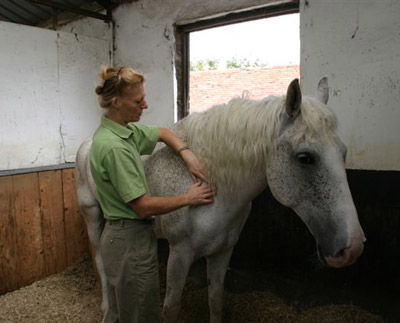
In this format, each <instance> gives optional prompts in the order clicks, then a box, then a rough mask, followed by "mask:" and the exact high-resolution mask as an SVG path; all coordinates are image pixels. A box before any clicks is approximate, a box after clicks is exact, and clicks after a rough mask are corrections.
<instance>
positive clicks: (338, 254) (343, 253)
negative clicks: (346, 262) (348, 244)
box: [334, 248, 346, 258]
mask: <svg viewBox="0 0 400 323" xmlns="http://www.w3.org/2000/svg"><path fill="white" fill-rule="evenodd" d="M345 250H346V248H344V249H342V250H340V251H338V252H337V253H336V254H335V256H334V257H335V258H343V257H344V255H345Z"/></svg>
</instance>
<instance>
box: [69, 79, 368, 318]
mask: <svg viewBox="0 0 400 323" xmlns="http://www.w3.org/2000/svg"><path fill="white" fill-rule="evenodd" d="M328 97H329V87H328V82H327V79H326V78H323V79H321V81H320V82H319V84H318V88H317V95H316V97H310V96H304V97H303V95H302V93H301V89H300V84H299V81H298V79H295V80H293V81H292V82H291V83H290V85H289V86H288V89H287V94H286V95H283V96H268V97H265V98H264V99H261V100H251V99H249V98H248V97H245V96H242V97H238V98H233V99H231V100H230V101H229V102H228V103H226V104H221V105H216V106H214V107H212V108H210V109H209V110H207V111H205V112H201V113H194V114H191V115H189V116H188V117H186V118H184V119H182V120H180V121H179V122H177V123H176V124H174V125H172V126H171V129H172V130H173V131H174V132H175V133H176V134H177V135H179V136H180V137H181V138H182V139H183V140H184V141H185V142H187V143H188V145H189V147H190V148H191V149H192V151H193V152H194V153H195V154H196V155H197V156H198V157H199V158H200V159H201V160H202V162H203V163H204V165H205V167H206V170H207V172H208V176H209V179H210V183H211V185H212V187H213V190H214V192H215V196H214V203H212V204H207V205H201V206H190V207H184V208H181V209H179V210H177V211H174V212H171V213H169V214H165V215H162V216H158V217H156V225H155V230H156V233H157V236H158V237H163V238H166V239H167V240H168V243H169V250H170V252H169V257H168V262H167V287H166V295H165V299H164V305H163V311H162V312H163V319H164V321H165V322H176V321H177V318H178V315H179V312H180V308H181V295H182V290H183V287H184V284H185V280H186V277H187V275H188V272H189V268H190V266H191V264H192V263H193V262H194V261H196V260H197V259H199V258H202V257H205V258H206V263H207V277H208V303H209V311H210V322H213V323H214V322H221V319H222V309H223V290H224V287H223V285H224V279H225V274H226V271H227V267H228V264H229V260H230V257H231V254H232V250H233V248H234V246H235V244H236V243H237V241H238V238H239V235H240V232H241V231H242V228H243V226H244V224H245V222H246V219H247V218H248V215H249V212H250V209H251V201H252V200H253V199H254V198H255V197H256V196H257V195H259V194H260V193H261V192H262V191H263V190H264V189H266V188H267V187H269V189H270V190H271V192H272V194H273V196H274V197H275V198H276V199H277V200H278V201H279V202H280V203H281V204H283V205H285V206H287V207H289V208H291V209H292V210H294V212H295V213H297V215H298V216H299V217H300V218H301V219H302V221H303V222H304V223H305V225H306V226H307V227H308V229H309V230H310V232H311V233H312V235H313V236H314V238H315V241H316V247H317V254H318V257H319V259H320V261H321V262H322V263H324V264H325V265H328V266H331V267H335V268H341V267H344V266H348V265H351V264H352V263H354V262H355V261H356V259H357V258H358V257H359V256H360V255H361V253H362V251H363V246H364V242H365V237H364V233H363V230H362V228H361V226H360V223H359V220H358V216H357V211H356V209H355V206H354V202H353V199H352V196H351V193H350V189H349V186H348V182H347V178H346V171H345V158H346V146H345V145H344V144H343V143H342V141H341V140H340V138H339V136H338V133H337V125H338V121H337V118H336V116H335V114H334V112H333V110H332V109H331V108H329V107H328V106H327V105H326V103H327V101H328ZM90 146H91V139H88V140H86V141H85V142H84V143H83V144H82V145H81V147H80V148H79V151H78V153H77V160H76V178H77V198H78V203H79V206H80V209H81V212H82V214H83V216H84V218H85V220H86V224H87V229H88V235H89V239H90V242H91V245H92V247H93V251H94V259H95V263H96V267H97V269H98V272H99V276H100V278H101V283H102V292H103V305H102V306H103V309H105V308H107V306H108V290H107V278H106V276H105V274H104V268H103V262H102V259H101V254H100V235H101V232H102V228H103V225H104V219H103V217H102V213H101V209H100V207H99V204H98V202H97V199H96V190H95V185H94V182H93V179H92V177H91V173H90V167H89V152H90ZM143 161H144V163H145V171H146V176H147V180H148V184H149V187H150V191H151V194H152V195H154V196H168V195H177V194H181V193H183V192H184V191H185V190H186V189H187V188H188V187H189V186H190V185H191V182H192V180H191V177H190V174H189V172H188V170H187V168H186V166H185V165H184V162H183V161H182V159H181V158H180V157H179V156H178V155H177V154H176V152H174V151H172V150H171V149H170V148H168V147H167V146H162V145H161V147H158V148H157V150H156V151H155V152H154V153H153V154H152V155H151V156H146V157H145V158H144V160H143Z"/></svg>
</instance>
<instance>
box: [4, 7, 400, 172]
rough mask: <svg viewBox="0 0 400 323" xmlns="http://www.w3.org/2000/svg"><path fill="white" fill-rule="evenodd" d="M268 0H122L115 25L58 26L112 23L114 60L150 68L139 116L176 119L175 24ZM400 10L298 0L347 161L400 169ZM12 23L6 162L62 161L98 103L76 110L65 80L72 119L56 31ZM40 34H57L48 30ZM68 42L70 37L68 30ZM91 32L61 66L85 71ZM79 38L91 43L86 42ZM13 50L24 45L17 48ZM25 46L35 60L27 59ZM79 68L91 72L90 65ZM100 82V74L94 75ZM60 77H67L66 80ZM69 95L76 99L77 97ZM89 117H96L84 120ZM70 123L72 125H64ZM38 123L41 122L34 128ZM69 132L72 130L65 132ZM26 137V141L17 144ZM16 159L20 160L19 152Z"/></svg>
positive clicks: (308, 57) (94, 29) (309, 52)
mask: <svg viewBox="0 0 400 323" xmlns="http://www.w3.org/2000/svg"><path fill="white" fill-rule="evenodd" d="M269 2H276V1H269ZM269 2H267V1H249V0H242V1H223V0H220V1H212V2H211V1H208V2H205V1H200V0H199V1H190V0H180V1H177V0H176V1H158V0H139V1H137V2H132V3H130V4H125V5H122V6H120V7H118V8H117V9H116V10H115V11H114V13H113V17H114V20H115V29H114V31H113V30H112V29H111V26H110V25H108V24H105V23H103V22H101V21H97V20H94V19H91V18H87V19H80V20H78V21H75V22H73V23H71V24H68V25H66V26H63V27H62V30H64V31H67V32H69V33H70V34H71V33H72V35H73V34H74V33H78V34H81V35H85V36H90V37H91V38H92V37H95V38H102V40H103V41H104V40H106V41H109V40H110V38H111V34H112V33H114V35H115V38H114V47H115V51H114V61H115V65H126V66H132V67H135V68H137V69H139V70H140V71H142V72H143V73H144V74H145V75H146V76H147V82H146V91H147V100H148V103H149V106H150V108H149V110H148V111H146V113H145V114H144V116H143V119H142V122H143V123H146V124H153V125H158V126H163V125H169V124H171V123H172V122H173V121H174V105H175V102H176V78H175V70H174V66H173V62H174V47H175V39H174V24H175V23H183V22H192V21H195V20H200V19H203V18H205V17H211V16H215V15H221V14H223V13H224V12H229V11H238V10H243V9H245V8H253V7H257V6H260V5H266V4H267V3H269ZM399 16H400V2H399V1H397V0H383V1H380V2H371V1H369V0H357V1H356V0H351V1H346V2H344V1H326V0H302V1H301V5H300V20H301V72H302V87H303V91H304V92H305V93H313V91H314V89H315V86H316V84H317V82H318V80H319V79H320V78H321V77H322V76H328V78H329V83H330V86H331V89H330V102H329V104H330V105H331V106H332V107H333V108H334V109H335V110H336V112H337V114H338V118H339V121H340V124H341V129H340V131H341V134H342V138H343V140H344V141H345V143H346V144H347V145H348V147H349V153H348V164H347V166H348V167H349V168H354V169H373V170H399V169H400V140H399V139H398V138H399V131H398V130H397V123H398V120H400V108H399V104H398V102H400V69H399V68H398V67H399V66H400V44H399V39H400V33H399V30H400V20H399V19H398V17H399ZM9 25H11V24H7V25H6V26H7V27H4V26H5V25H4V24H0V38H1V41H2V43H3V44H8V46H4V49H3V47H2V51H1V53H0V55H1V58H2V59H1V61H0V64H1V68H2V70H3V71H5V75H9V77H10V78H11V81H10V79H8V78H4V79H2V80H1V81H0V82H1V83H0V85H1V86H0V94H1V96H2V98H4V99H3V102H2V105H1V106H0V108H1V114H2V116H5V118H1V121H0V125H1V129H2V131H1V135H0V139H1V144H2V145H3V146H2V147H4V148H6V150H5V151H6V152H7V154H5V155H4V154H3V155H2V156H1V157H0V166H1V169H4V168H16V167H27V165H32V166H34V165H37V164H43V163H44V164H52V163H53V162H64V160H62V159H63V158H65V159H66V160H72V159H73V155H74V149H72V148H71V149H69V150H68V149H64V151H63V152H60V150H59V148H57V147H58V146H61V147H62V146H63V145H65V143H66V142H68V140H69V139H71V142H73V144H76V143H77V142H78V141H79V140H80V136H81V135H82V136H84V135H85V134H86V133H81V132H80V131H81V130H82V129H85V130H84V132H85V131H87V133H90V131H93V130H94V129H95V123H96V122H97V119H98V117H99V112H98V110H97V108H93V110H91V112H87V114H86V112H85V114H84V115H79V113H82V111H81V110H79V109H82V104H79V102H78V101H79V100H80V98H81V97H82V96H80V95H79V94H78V95H77V92H76V91H79V89H78V88H77V87H74V86H73V85H72V82H68V81H65V82H66V83H65V86H66V88H68V87H69V91H72V93H70V99H68V100H70V102H71V103H72V104H71V105H69V106H70V107H72V108H71V109H74V110H73V111H78V112H79V113H78V114H76V118H75V119H74V118H73V117H71V116H72V114H73V111H72V112H71V114H70V113H69V112H66V111H67V109H69V108H70V107H68V108H67V106H68V103H65V102H64V103H63V100H62V99H60V98H59V97H58V95H54V93H57V91H59V89H62V88H59V87H58V86H59V84H58V82H59V80H58V78H57V73H58V66H57V64H58V63H59V61H57V60H55V59H54V56H52V54H51V53H54V52H56V51H57V46H55V45H54V44H55V43H56V42H57V40H55V36H54V35H55V33H54V32H52V31H48V30H43V29H37V28H33V29H31V30H25V28H26V27H21V26H18V25H15V26H13V27H10V26H9ZM34 30H35V31H34ZM10 31H12V32H11V33H10ZM41 35H52V36H49V39H46V40H42V39H41V38H42V36H41ZM46 37H47V36H46ZM79 38H81V37H78V39H79ZM66 39H68V37H66ZM81 39H82V40H83V38H81ZM66 42H67V43H68V41H67V40H66ZM88 42H89V44H90V45H88V46H89V48H88V49H87V51H86V49H82V50H77V51H74V50H72V51H71V53H70V54H67V53H65V55H64V58H63V61H62V62H61V64H60V66H61V69H63V67H62V66H64V65H65V66H64V70H65V71H69V70H71V71H72V74H73V75H75V76H78V75H80V74H79V69H80V67H79V66H76V65H75V61H74V60H77V61H78V62H79V64H82V65H81V66H82V67H84V65H85V63H83V61H84V58H83V57H85V56H87V58H88V60H89V61H90V59H91V58H92V55H93V54H94V53H95V52H97V51H100V52H101V49H100V47H96V46H94V45H93V43H91V42H90V41H88ZM78 43H79V42H78ZM24 44H26V47H24V46H23V45H24ZM70 45H71V44H70ZM70 45H68V46H70ZM68 46H67V47H68ZM81 46H83V48H84V47H85V45H83V43H82V44H81ZM38 48H39V49H44V48H46V52H45V53H43V54H40V55H38V54H37V52H36V51H37V50H38ZM58 50H59V49H58ZM108 50H109V47H108V48H107V49H104V50H103V51H104V53H105V52H106V51H108ZM15 53H19V55H20V56H19V58H17V57H18V55H15ZM22 53H24V54H22ZM104 53H103V54H104ZM107 54H108V53H107ZM24 55H26V56H24ZM28 55H29V56H28ZM27 56H28V57H29V62H30V63H29V64H26V57H27ZM61 56H62V54H61ZM101 57H103V56H101V55H98V56H97V55H95V58H94V59H92V60H91V61H90V64H89V65H91V64H93V65H91V66H93V68H94V66H97V68H95V69H94V70H93V71H94V73H96V72H97V71H98V68H99V66H100V65H101V63H104V61H106V60H107V57H108V55H105V57H106V58H101ZM32 58H33V61H32ZM69 58H71V61H69ZM64 59H65V60H66V61H64ZM36 70H39V71H42V72H43V73H42V74H41V76H40V78H38V74H36V73H35V71H36ZM83 70H84V71H85V73H86V75H87V70H86V68H83ZM46 73H47V74H46ZM54 80H57V82H56V83H55V82H54ZM96 82H98V80H96V81H94V83H96ZM32 84H34V85H32ZM60 84H63V82H62V81H60ZM86 84H87V85H88V87H87V88H85V89H84V92H85V93H89V94H90V95H92V94H91V93H92V88H90V89H89V87H90V86H89V83H86ZM94 85H95V84H94ZM94 85H93V88H94ZM20 88H23V89H24V91H21V90H20ZM21 93H22V94H21ZM38 93H39V94H40V95H38ZM73 96H75V99H72V97H73ZM65 100H66V101H68V100H67V99H65ZM59 101H60V103H59ZM59 104H60V105H63V104H64V106H65V111H64V110H63V111H64V114H62V113H60V112H59V110H58V109H55V108H54V107H55V106H58V105H59ZM28 106H33V107H34V109H28V108H27V107H28ZM75 109H76V110H75ZM32 111H35V112H32ZM66 115H69V116H70V118H69V119H68V117H66ZM67 119H68V121H66V120H67ZM85 119H90V121H87V122H86V121H83V120H85ZM28 120H29V121H28ZM63 120H64V121H63ZM77 120H78V121H79V122H81V123H79V122H78V121H77ZM76 122H78V123H76ZM67 123H69V127H67V126H66V124H67ZM13 124H14V125H15V126H12V125H13ZM33 124H35V125H34V126H33ZM34 127H38V128H40V129H42V130H41V131H39V132H36V131H33V130H32V129H33V128H34ZM3 129H5V130H3ZM27 129H28V130H27ZM89 129H90V130H89ZM64 134H67V135H68V138H67V139H65V137H64ZM49 138H58V139H62V140H61V141H60V140H55V139H52V140H51V144H50V143H49V144H46V145H42V144H38V143H39V142H40V143H42V142H45V141H46V140H49ZM63 140H64V141H63ZM21 141H22V142H23V144H24V145H25V146H21ZM27 143H29V145H28V144H27ZM21 147H23V149H21ZM47 149H48V150H47ZM27 156H29V157H27ZM20 159H21V160H22V161H23V162H19V160H20Z"/></svg>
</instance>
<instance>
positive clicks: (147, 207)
mask: <svg viewBox="0 0 400 323" xmlns="http://www.w3.org/2000/svg"><path fill="white" fill-rule="evenodd" d="M212 196H213V192H212V191H211V189H210V187H209V186H208V185H205V184H201V183H200V182H197V183H195V184H193V185H192V186H191V187H189V189H188V190H187V191H186V192H185V193H183V194H181V195H177V196H168V197H156V196H149V195H147V194H145V195H142V196H140V197H138V198H137V199H135V200H133V201H131V202H129V203H128V204H129V206H130V207H131V208H132V209H133V211H135V213H136V214H138V215H139V216H140V217H142V218H146V217H149V216H152V215H161V214H165V213H169V212H172V211H175V210H177V209H179V208H181V207H184V206H188V205H198V204H208V203H212V202H213V200H212Z"/></svg>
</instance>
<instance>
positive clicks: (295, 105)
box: [286, 79, 301, 119]
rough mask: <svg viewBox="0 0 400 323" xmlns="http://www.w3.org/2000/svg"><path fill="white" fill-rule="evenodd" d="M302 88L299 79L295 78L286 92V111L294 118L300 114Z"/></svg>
mask: <svg viewBox="0 0 400 323" xmlns="http://www.w3.org/2000/svg"><path fill="white" fill-rule="evenodd" d="M300 105H301V90H300V85H299V79H294V80H293V81H292V82H291V83H290V84H289V87H288V89H287V94H286V113H287V114H288V116H289V117H290V118H292V119H295V118H296V117H297V116H298V115H299V114H300Z"/></svg>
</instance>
